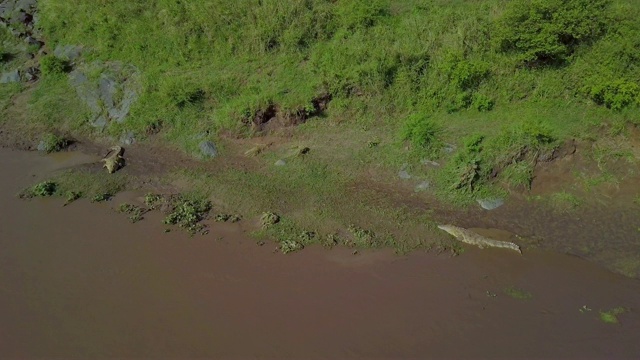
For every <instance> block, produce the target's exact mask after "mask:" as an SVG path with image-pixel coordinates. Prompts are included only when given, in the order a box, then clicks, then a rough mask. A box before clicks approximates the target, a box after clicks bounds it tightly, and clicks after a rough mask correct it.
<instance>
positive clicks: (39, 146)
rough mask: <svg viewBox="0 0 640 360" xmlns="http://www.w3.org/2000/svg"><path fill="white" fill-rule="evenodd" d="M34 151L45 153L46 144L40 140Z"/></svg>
mask: <svg viewBox="0 0 640 360" xmlns="http://www.w3.org/2000/svg"><path fill="white" fill-rule="evenodd" d="M36 149H37V150H38V151H47V144H46V143H45V142H44V140H40V143H39V144H38V146H37V147H36Z"/></svg>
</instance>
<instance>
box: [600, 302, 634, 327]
mask: <svg viewBox="0 0 640 360" xmlns="http://www.w3.org/2000/svg"><path fill="white" fill-rule="evenodd" d="M628 311H629V309H628V308H625V307H622V306H618V307H615V308H613V309H611V310H609V311H600V320H602V322H605V323H607V324H617V323H618V322H619V320H618V316H620V315H622V314H624V313H626V312H628Z"/></svg>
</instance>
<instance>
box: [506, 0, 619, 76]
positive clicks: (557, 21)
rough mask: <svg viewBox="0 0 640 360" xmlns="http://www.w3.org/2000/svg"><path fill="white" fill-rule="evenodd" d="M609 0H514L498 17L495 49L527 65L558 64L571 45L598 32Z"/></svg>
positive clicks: (587, 39)
mask: <svg viewBox="0 0 640 360" xmlns="http://www.w3.org/2000/svg"><path fill="white" fill-rule="evenodd" d="M609 4H610V0H517V1H513V2H510V3H509V5H508V7H507V10H506V11H505V13H504V15H503V16H502V18H501V19H499V21H498V23H497V26H496V31H495V34H496V36H495V38H496V41H497V42H498V46H499V49H500V50H502V51H504V52H515V53H518V54H519V60H520V61H522V62H524V63H526V64H529V65H535V64H553V63H562V62H564V61H566V60H567V58H568V57H569V56H570V55H571V54H572V53H573V51H574V50H575V48H576V47H577V46H578V45H580V44H582V43H585V42H589V41H592V40H594V39H596V38H597V37H599V36H600V35H602V34H603V33H604V31H605V29H606V26H607V23H608V21H607V17H606V10H607V8H608V7H609Z"/></svg>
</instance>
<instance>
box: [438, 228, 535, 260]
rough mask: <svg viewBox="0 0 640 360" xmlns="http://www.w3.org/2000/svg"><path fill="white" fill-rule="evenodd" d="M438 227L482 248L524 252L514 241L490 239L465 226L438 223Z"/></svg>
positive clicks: (464, 241)
mask: <svg viewBox="0 0 640 360" xmlns="http://www.w3.org/2000/svg"><path fill="white" fill-rule="evenodd" d="M438 228H439V229H440V230H444V231H446V232H448V233H449V234H451V235H453V236H455V237H456V239H458V240H460V241H462V242H463V243H467V244H471V245H476V246H478V247H479V248H481V249H483V248H485V247H497V248H504V249H511V250H515V251H517V252H518V253H520V254H522V251H521V250H520V247H519V246H518V245H516V244H514V243H512V242H508V241H498V240H493V239H489V238H487V237H484V236H482V235H480V234H477V233H475V232H473V231H471V230H467V229H465V228H461V227H458V226H454V225H438Z"/></svg>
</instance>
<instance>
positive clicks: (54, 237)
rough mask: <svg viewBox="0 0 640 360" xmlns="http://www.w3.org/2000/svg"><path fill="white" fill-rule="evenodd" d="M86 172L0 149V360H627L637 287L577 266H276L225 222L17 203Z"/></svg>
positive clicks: (315, 251) (511, 261) (550, 257)
mask: <svg viewBox="0 0 640 360" xmlns="http://www.w3.org/2000/svg"><path fill="white" fill-rule="evenodd" d="M90 161H95V159H92V158H88V157H69V156H66V157H65V156H63V157H58V158H51V157H45V156H41V155H38V154H35V153H27V152H18V151H11V150H5V149H0V164H2V171H1V172H0V203H1V204H2V206H1V207H0V249H1V251H0V357H1V358H5V359H7V358H21V359H23V358H41V357H66V358H70V357H75V358H90V357H174V358H179V357H181V358H183V357H210V358H285V357H287V358H305V359H310V358H331V359H335V358H410V357H411V358H427V357H431V358H495V357H503V358H561V357H562V358H580V359H584V358H602V359H612V358H616V359H621V358H629V359H631V358H637V356H638V354H640V343H639V342H638V334H639V333H640V312H639V311H638V307H639V306H638V304H640V282H639V281H637V280H634V279H630V278H626V277H623V276H620V275H617V274H613V273H611V272H609V271H606V270H604V269H603V268H601V267H598V266H597V265H595V264H593V263H589V262H586V261H584V260H581V259H579V258H576V257H571V256H566V255H560V254H553V253H547V252H541V251H540V252H536V251H531V252H526V253H525V254H524V255H523V256H520V255H518V254H513V253H512V252H508V251H504V250H496V249H488V250H479V249H474V248H469V249H468V251H466V252H465V253H464V255H463V256H459V257H454V258H451V257H449V256H445V255H441V256H437V255H435V254H433V253H414V254H411V255H409V256H406V257H399V256H396V255H394V254H392V253H391V252H387V251H376V252H362V253H360V254H358V255H352V253H351V250H349V249H341V248H336V249H333V250H324V249H321V248H313V247H310V248H307V249H305V251H302V252H299V253H293V254H288V255H286V256H285V255H282V254H281V253H277V252H275V253H274V252H273V247H274V246H275V245H274V246H272V245H271V244H266V245H264V246H257V245H256V242H255V241H254V240H252V239H250V238H249V237H248V236H247V234H245V233H244V232H243V228H242V227H241V226H237V225H227V224H222V225H220V224H212V228H211V232H210V233H209V234H208V235H205V236H196V237H193V238H191V237H189V236H188V235H186V234H184V233H181V232H177V231H173V232H170V233H163V231H162V227H161V226H160V224H161V218H160V215H159V214H149V216H148V218H147V219H146V220H144V221H142V222H139V223H136V224H130V223H129V222H128V221H127V220H126V218H125V217H123V216H121V215H120V214H117V213H116V212H114V211H113V209H112V208H113V207H115V206H117V204H118V203H119V202H118V199H115V200H113V201H111V202H107V203H104V204H91V203H89V202H88V201H85V200H80V201H77V202H74V203H72V204H70V205H69V206H66V207H64V208H63V207H61V205H62V203H63V200H60V199H34V200H30V201H22V200H20V199H18V198H17V197H16V193H17V192H18V191H19V190H20V189H21V188H23V187H24V186H26V185H28V184H30V183H32V182H33V181H35V180H37V179H40V178H44V177H46V175H47V174H48V173H50V172H51V171H53V170H55V169H56V168H60V167H66V166H72V165H75V164H77V163H82V162H90ZM125 196H126V195H125ZM508 289H518V291H517V292H515V293H514V292H513V291H508ZM514 294H515V295H514ZM520 295H522V296H520ZM617 307H624V308H626V309H628V310H629V311H627V312H625V313H624V314H621V315H619V317H618V320H619V322H618V323H617V324H611V323H605V322H603V321H602V320H601V318H600V311H607V310H610V309H613V308H617Z"/></svg>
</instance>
